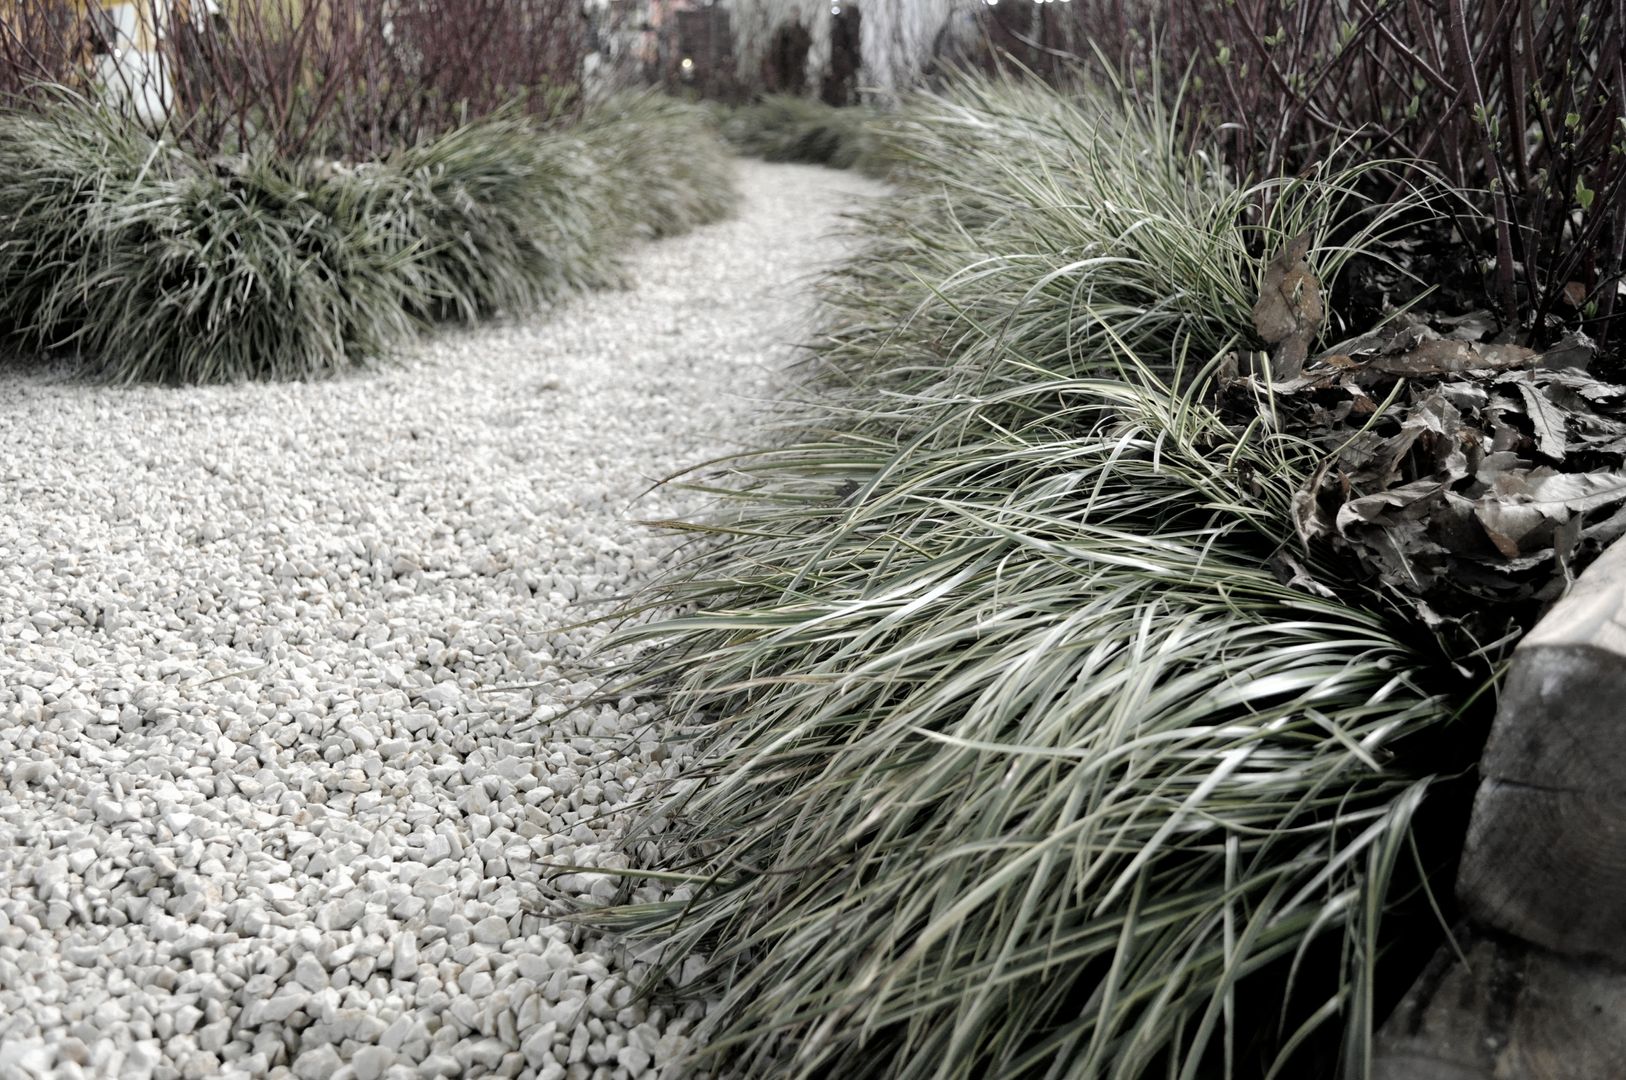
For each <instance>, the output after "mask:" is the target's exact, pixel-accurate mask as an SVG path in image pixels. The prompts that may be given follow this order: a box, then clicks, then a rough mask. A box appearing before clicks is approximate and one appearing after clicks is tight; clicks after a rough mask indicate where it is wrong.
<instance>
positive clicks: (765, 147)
mask: <svg viewBox="0 0 1626 1080" xmlns="http://www.w3.org/2000/svg"><path fill="white" fill-rule="evenodd" d="M875 120H876V114H875V112H874V110H872V109H868V108H864V107H861V106H853V107H849V108H836V107H834V106H832V105H826V104H825V103H823V102H822V101H814V100H812V99H809V98H802V97H792V96H790V95H787V94H768V95H765V96H763V97H762V98H760V99H759V100H757V101H754V102H752V103H751V104H749V105H741V106H739V107H737V108H731V109H728V110H727V111H726V112H724V113H723V114H722V129H723V137H724V138H725V139H727V140H728V143H729V145H730V146H732V147H734V149H736V150H738V151H739V152H740V153H742V154H745V155H747V156H750V157H759V158H762V159H763V160H764V161H789V162H799V163H802V164H807V165H828V166H829V167H831V168H833V169H857V170H858V171H860V172H863V173H865V174H867V175H870V176H881V175H884V174H885V173H886V171H887V160H886V155H885V153H884V148H883V146H882V144H881V142H880V140H879V139H877V138H876V136H875V134H874V133H873V132H872V130H871V125H872V124H874V122H875Z"/></svg>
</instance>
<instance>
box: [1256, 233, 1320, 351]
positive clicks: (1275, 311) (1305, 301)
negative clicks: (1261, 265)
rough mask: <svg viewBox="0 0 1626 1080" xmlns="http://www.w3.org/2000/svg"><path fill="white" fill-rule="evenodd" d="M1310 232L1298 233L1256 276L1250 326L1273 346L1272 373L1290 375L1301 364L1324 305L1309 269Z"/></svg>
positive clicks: (1318, 325) (1314, 333)
mask: <svg viewBox="0 0 1626 1080" xmlns="http://www.w3.org/2000/svg"><path fill="white" fill-rule="evenodd" d="M1309 253H1310V234H1309V232H1308V231H1305V232H1302V233H1299V234H1298V235H1297V236H1295V237H1293V239H1291V240H1289V241H1288V242H1287V246H1286V247H1284V248H1283V249H1282V250H1281V251H1280V252H1278V253H1277V254H1276V256H1275V257H1274V258H1273V259H1271V260H1270V262H1269V263H1267V264H1266V265H1265V272H1264V274H1263V275H1262V276H1261V277H1260V279H1259V301H1258V302H1257V303H1256V304H1254V306H1253V328H1254V329H1255V330H1256V331H1258V333H1259V336H1260V337H1261V338H1263V339H1264V340H1265V342H1266V343H1268V344H1270V345H1274V346H1276V357H1275V363H1274V364H1273V365H1272V375H1273V376H1274V377H1275V378H1276V379H1277V380H1278V381H1280V380H1283V379H1292V378H1296V377H1297V376H1298V373H1299V372H1300V371H1301V370H1303V368H1304V360H1305V357H1307V356H1309V355H1310V342H1311V341H1313V340H1314V339H1315V335H1316V331H1317V330H1319V329H1320V327H1321V320H1322V318H1323V317H1324V316H1325V314H1326V309H1325V307H1324V306H1323V304H1322V302H1321V282H1320V280H1318V279H1317V278H1316V276H1315V274H1313V273H1311V271H1310V264H1309V261H1308V260H1307V258H1306V257H1307V256H1308V255H1309Z"/></svg>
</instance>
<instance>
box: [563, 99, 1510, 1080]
mask: <svg viewBox="0 0 1626 1080" xmlns="http://www.w3.org/2000/svg"><path fill="white" fill-rule="evenodd" d="M893 131H894V132H895V135H894V137H895V138H896V139H897V144H898V146H899V147H900V148H901V151H902V156H903V158H904V160H905V161H906V162H907V165H906V172H905V173H904V174H903V183H904V185H905V186H904V188H903V191H902V193H901V194H900V195H898V196H897V197H896V198H895V199H893V200H891V201H890V203H889V204H888V205H887V206H884V207H882V208H881V209H879V210H877V211H875V216H873V217H871V218H870V219H869V224H870V227H871V228H874V227H875V223H877V222H879V223H882V224H883V225H884V227H883V228H882V229H880V230H879V231H878V232H876V233H873V234H872V235H875V236H876V239H875V241H874V244H873V247H872V248H871V249H870V250H869V251H867V252H865V254H864V255H863V256H862V257H860V258H858V259H855V260H854V261H853V262H852V263H851V264H850V265H849V266H847V267H845V268H843V269H842V270H841V271H840V272H839V273H838V274H836V275H835V277H834V278H833V280H832V281H831V283H830V285H829V294H830V300H831V305H832V306H831V310H832V313H833V314H832V318H833V320H834V321H833V325H832V326H831V328H830V332H829V334H828V335H827V336H826V337H825V338H824V339H823V340H822V341H821V343H820V345H819V347H818V348H817V349H816V350H815V354H814V365H815V371H816V372H817V373H818V374H819V377H818V378H817V379H815V380H814V382H813V383H812V384H811V385H810V386H809V388H808V394H807V397H808V400H806V401H804V402H802V403H801V404H800V405H799V406H797V407H796V408H795V409H794V410H792V411H791V412H789V413H787V415H786V417H785V420H784V427H783V428H782V429H781V430H780V431H779V432H778V433H777V434H776V435H775V436H774V437H773V438H772V439H770V440H767V442H766V443H765V445H764V447H763V448H762V449H760V450H758V451H756V452H754V453H750V454H747V455H744V456H741V457H739V458H736V459H732V460H731V461H730V462H729V463H728V465H729V468H730V469H731V471H732V473H733V477H734V483H732V484H729V485H725V486H723V487H722V488H720V489H719V488H718V487H717V486H716V485H712V486H710V487H709V488H708V490H712V491H714V492H716V493H717V495H718V497H719V498H720V499H721V500H722V501H721V504H720V507H719V509H718V511H717V513H716V514H715V515H714V517H713V518H711V519H709V520H707V521H704V522H697V523H686V524H684V525H682V527H683V528H686V529H690V530H693V531H695V532H696V533H697V534H699V535H701V536H704V537H706V538H708V539H709V540H710V546H708V547H705V548H704V549H703V550H701V551H700V553H698V554H697V555H696V556H694V558H693V559H692V561H691V562H690V564H689V565H688V566H687V567H686V568H685V569H684V570H683V571H681V572H679V573H678V574H676V575H675V576H673V577H672V578H671V579H670V580H669V581H668V582H667V583H666V584H665V585H664V587H663V588H662V589H661V590H660V591H659V592H658V593H657V594H656V595H654V596H652V597H649V598H648V605H649V606H650V607H662V606H667V605H675V606H676V607H677V609H678V611H679V612H681V613H680V614H677V615H672V616H669V617H667V618H665V619H662V620H660V621H657V622H654V623H651V624H640V625H638V626H635V627H632V628H629V629H625V630H623V631H622V632H621V633H620V635H619V637H618V639H617V640H623V641H631V642H640V643H645V644H647V645H649V646H650V648H648V649H647V650H646V651H645V652H644V653H642V654H641V656H640V658H639V659H638V660H637V661H636V662H634V663H632V664H631V665H630V666H628V667H627V668H624V669H623V670H622V672H621V674H622V676H623V679H622V684H621V686H622V688H623V689H625V688H629V687H648V688H660V689H661V690H662V691H664V692H667V693H669V694H670V695H671V700H672V701H673V702H674V703H675V706H676V709H677V714H678V716H679V717H680V724H681V732H682V734H683V735H684V736H686V737H688V738H691V739H692V740H693V747H692V753H693V757H692V765H691V766H690V768H689V771H688V773H687V779H689V780H690V781H695V783H692V784H690V785H688V786H687V787H686V789H685V790H684V791H683V793H682V794H681V795H676V796H673V797H672V798H669V799H667V800H664V801H661V802H659V803H657V804H656V805H655V806H654V807H653V808H652V809H651V811H650V815H649V817H648V819H647V820H646V825H647V830H646V831H643V832H639V833H636V834H635V835H634V837H633V842H632V843H631V844H630V845H629V847H630V850H631V851H633V852H634V853H635V854H637V855H638V856H639V858H640V859H641V860H642V864H643V865H645V866H647V867H648V868H649V870H650V871H651V873H652V874H653V875H654V876H656V877H658V878H660V879H661V880H665V881H668V882H671V881H681V882H683V883H684V884H683V893H684V895H682V896H681V897H680V898H676V899H673V900H671V901H669V902H664V903H646V904H638V905H629V906H624V907H621V908H617V909H612V910H610V911H608V912H602V913H598V914H596V915H595V916H593V918H595V919H596V920H600V921H602V922H605V923H607V924H609V925H612V926H616V927H619V928H621V929H623V930H626V931H629V932H632V933H635V934H638V935H643V936H649V935H653V936H655V937H657V938H658V939H659V940H661V941H663V942H664V943H665V945H666V948H665V952H664V954H663V958H662V959H663V962H664V963H665V964H668V965H671V966H673V967H674V968H676V967H677V966H678V965H680V964H681V963H682V961H683V960H684V959H686V958H688V957H691V956H701V957H704V958H706V959H707V961H708V962H709V968H708V971H707V974H706V975H705V976H704V977H702V978H700V979H698V980H696V981H694V982H691V983H689V984H686V987H685V991H686V992H688V993H693V994H696V995H698V996H700V997H703V998H706V999H708V1000H715V1001H716V1002H717V1005H716V1007H715V1008H714V1009H713V1010H712V1012H711V1013H710V1015H709V1018H708V1020H707V1022H706V1028H705V1031H704V1035H705V1036H706V1038H707V1039H708V1040H709V1042H708V1043H707V1045H706V1048H705V1049H704V1051H703V1053H702V1055H701V1057H700V1058H699V1059H698V1062H697V1063H698V1064H700V1065H703V1066H707V1067H709V1066H712V1065H716V1066H721V1067H724V1068H737V1069H738V1070H739V1071H740V1073H741V1074H743V1075H773V1076H784V1077H799V1078H808V1080H811V1078H814V1077H827V1076H842V1077H859V1078H862V1077H877V1078H878V1077H886V1078H911V1080H912V1078H927V1077H931V1078H953V1080H961V1078H963V1080H972V1078H978V1077H986V1076H1000V1077H1047V1078H1068V1080H1096V1078H1103V1077H1112V1078H1129V1077H1141V1076H1159V1077H1179V1078H1194V1077H1204V1078H1206V1077H1212V1076H1239V1077H1240V1076H1270V1077H1306V1076H1318V1077H1319V1076H1328V1077H1330V1076H1335V1075H1337V1076H1346V1077H1355V1076H1361V1075H1364V1074H1365V1072H1366V1071H1367V1068H1368V1065H1369V1062H1370V1054H1371V1049H1370V1048H1371V1035H1372V1030H1373V1026H1374V1024H1375V1022H1376V1021H1377V1020H1378V1019H1380V1018H1381V1016H1380V1014H1381V1011H1382V1010H1383V1008H1384V1007H1385V1004H1386V1003H1387V1002H1388V1001H1389V1000H1391V995H1392V993H1393V990H1394V988H1395V986H1394V985H1393V984H1400V985H1403V984H1404V983H1405V982H1406V981H1407V980H1408V979H1409V977H1410V975H1411V974H1412V973H1413V968H1411V967H1410V966H1408V962H1407V961H1404V960H1403V961H1402V965H1401V966H1402V967H1404V968H1405V970H1404V971H1402V972H1400V973H1399V976H1398V978H1397V977H1395V976H1393V975H1390V976H1387V977H1385V974H1384V971H1383V970H1380V968H1379V961H1380V959H1383V958H1384V957H1385V956H1386V951H1387V950H1390V949H1392V948H1393V946H1394V944H1395V942H1396V941H1399V940H1404V939H1405V935H1408V934H1417V933H1419V932H1421V933H1423V934H1425V935H1426V934H1427V933H1428V932H1429V929H1428V928H1431V927H1432V928H1435V929H1437V926H1438V924H1437V921H1436V919H1437V917H1436V916H1435V915H1434V914H1432V910H1431V907H1430V904H1431V901H1432V894H1431V893H1430V892H1429V890H1428V889H1427V888H1426V887H1422V886H1426V884H1427V883H1428V881H1427V877H1426V876H1422V877H1420V876H1419V875H1420V874H1426V872H1429V871H1433V870H1436V869H1437V867H1435V866H1434V865H1432V863H1431V862H1430V861H1429V859H1428V857H1427V856H1426V855H1420V854H1419V852H1420V851H1422V850H1426V849H1424V848H1419V847H1418V846H1417V838H1416V835H1415V834H1414V827H1415V826H1416V823H1417V820H1418V818H1419V814H1420V813H1422V812H1423V811H1425V810H1426V807H1425V805H1424V800H1425V797H1426V796H1427V795H1428V794H1429V793H1430V791H1431V790H1432V789H1433V786H1434V784H1435V782H1436V781H1435V780H1434V777H1435V776H1436V775H1440V774H1444V775H1450V774H1451V773H1453V772H1455V771H1458V770H1460V769H1462V768H1465V767H1466V766H1467V765H1468V764H1469V763H1470V762H1471V760H1472V756H1473V753H1474V747H1475V745H1476V742H1477V737H1476V736H1474V735H1473V734H1472V732H1473V730H1474V729H1473V728H1472V727H1471V726H1470V725H1467V724H1465V723H1462V722H1461V721H1460V719H1459V718H1460V716H1461V713H1462V710H1463V708H1464V707H1465V703H1467V702H1469V701H1470V700H1472V698H1473V696H1474V693H1475V691H1476V690H1477V689H1478V687H1477V686H1475V685H1473V684H1472V683H1471V682H1468V681H1467V680H1461V681H1457V676H1456V675H1455V673H1454V672H1453V669H1452V668H1451V667H1450V665H1449V664H1446V663H1445V662H1444V660H1443V657H1442V655H1441V653H1440V652H1439V650H1438V649H1437V647H1436V643H1435V642H1434V640H1433V639H1432V637H1430V636H1429V635H1428V634H1426V633H1421V632H1419V631H1418V629H1417V628H1416V627H1415V626H1413V625H1411V624H1409V623H1407V622H1405V621H1404V620H1403V619H1402V618H1400V617H1399V616H1398V615H1396V614H1394V613H1393V612H1392V611H1390V610H1388V609H1387V608H1386V606H1384V605H1382V604H1380V603H1379V601H1378V600H1377V594H1376V593H1375V592H1374V591H1370V590H1367V589H1365V588H1364V587H1363V586H1361V585H1360V584H1359V582H1357V581H1352V580H1349V579H1348V577H1347V575H1346V573H1345V568H1344V567H1343V566H1341V565H1340V564H1339V563H1337V562H1336V561H1334V560H1333V559H1331V558H1330V557H1329V556H1328V554H1327V553H1326V552H1325V551H1321V550H1308V551H1306V550H1304V549H1302V547H1301V546H1300V545H1299V543H1298V541H1297V538H1296V533H1295V531H1294V527H1293V524H1292V509H1291V508H1292V501H1293V498H1294V493H1295V492H1297V491H1298V490H1300V488H1301V487H1302V485H1303V483H1304V482H1305V480H1306V478H1307V477H1308V476H1309V475H1310V474H1311V473H1312V472H1313V471H1314V470H1315V468H1316V467H1317V465H1318V464H1319V457H1320V454H1319V451H1317V450H1316V449H1315V448H1313V447H1311V446H1309V445H1308V444H1306V443H1304V442H1302V441H1300V440H1298V439H1296V438H1294V437H1293V436H1292V435H1290V434H1288V433H1283V432H1279V431H1272V430H1270V429H1269V427H1268V426H1267V425H1263V424H1254V425H1251V426H1248V427H1246V428H1242V429H1236V428H1233V427H1232V426H1230V425H1228V423H1227V422H1226V420H1225V418H1224V417H1222V416H1220V415H1219V414H1217V413H1216V412H1215V411H1213V410H1212V409H1211V408H1209V407H1208V406H1207V405H1205V404H1203V403H1202V401H1201V400H1200V396H1199V394H1198V393H1197V392H1196V391H1197V389H1198V388H1201V387H1202V386H1204V385H1205V383H1206V378H1205V374H1204V372H1199V371H1198V369H1205V371H1211V370H1212V362H1213V361H1214V360H1215V359H1216V358H1217V357H1218V356H1219V354H1220V353H1221V352H1222V351H1224V350H1229V349H1235V348H1239V347H1245V346H1246V345H1247V344H1248V343H1249V341H1250V333H1251V331H1250V322H1249V309H1250V307H1251V304H1252V302H1253V300H1254V298H1255V296H1256V295H1257V294H1256V291H1250V290H1256V288H1257V281H1258V276H1259V274H1260V267H1261V263H1262V262H1263V259H1261V258H1260V257H1259V256H1258V255H1257V254H1256V253H1255V250H1256V249H1257V250H1261V251H1263V250H1274V249H1275V248H1277V247H1279V246H1280V244H1281V243H1282V242H1283V241H1284V240H1285V239H1286V237H1287V236H1288V235H1291V233H1290V232H1289V230H1292V231H1293V232H1296V231H1297V230H1298V229H1299V228H1301V227H1303V226H1305V225H1313V226H1314V227H1315V229H1316V231H1317V234H1318V235H1319V236H1321V237H1323V238H1324V239H1323V240H1322V242H1321V243H1320V244H1318V253H1317V260H1318V263H1319V266H1320V269H1321V271H1322V273H1323V275H1324V276H1326V277H1328V278H1330V277H1332V276H1335V274H1336V270H1337V266H1338V263H1339V261H1340V260H1342V259H1344V258H1346V257H1347V256H1348V255H1349V254H1350V253H1352V252H1353V251H1355V250H1359V249H1360V248H1361V247H1362V245H1363V244H1365V243H1366V242H1367V241H1368V240H1369V239H1370V237H1371V236H1373V235H1376V234H1378V233H1381V232H1382V231H1383V230H1385V229H1386V228H1388V227H1390V224H1391V223H1392V220H1393V219H1392V217H1391V216H1389V215H1388V214H1386V213H1371V212H1368V211H1367V210H1366V209H1365V207H1364V205H1363V204H1362V203H1361V202H1360V201H1359V199H1358V198H1357V196H1356V191H1357V188H1358V184H1357V181H1358V176H1357V175H1353V174H1351V173H1350V172H1349V171H1347V170H1346V171H1341V172H1340V171H1335V170H1331V169H1328V170H1325V171H1323V172H1322V173H1320V174H1318V175H1316V176H1313V177H1309V178H1305V179H1301V180H1297V181H1293V182H1289V183H1282V184H1278V185H1275V187H1274V188H1273V189H1272V192H1271V193H1272V195H1273V196H1275V199H1274V201H1275V204H1276V209H1275V210H1274V211H1272V215H1273V216H1271V217H1269V218H1267V219H1266V220H1267V224H1266V225H1264V226H1253V227H1245V226H1243V225H1242V224H1240V222H1241V221H1243V220H1245V219H1246V215H1245V214H1243V213H1241V211H1243V210H1245V209H1246V208H1247V206H1248V200H1249V198H1251V197H1253V196H1252V195H1250V193H1249V192H1247V191H1238V190H1237V189H1236V188H1235V187H1233V186H1232V185H1230V184H1229V183H1227V181H1226V178H1225V176H1224V175H1223V173H1222V172H1221V170H1219V169H1218V168H1217V167H1214V166H1212V165H1211V164H1210V163H1209V162H1208V161H1207V160H1205V159H1204V158H1202V157H1200V156H1199V157H1197V158H1188V157H1185V156H1183V155H1181V154H1178V153H1176V152H1175V151H1174V149H1173V148H1174V146H1175V145H1176V143H1177V139H1176V138H1175V132H1174V131H1173V126H1172V123H1171V122H1170V120H1169V118H1168V117H1167V116H1164V115H1160V114H1157V113H1151V114H1147V113H1141V112H1139V111H1137V110H1136V109H1133V108H1129V107H1126V106H1124V105H1123V104H1121V103H1120V102H1119V101H1118V100H1116V99H1115V98H1114V97H1113V96H1112V95H1111V94H1100V93H1093V92H1083V91H1081V92H1079V93H1078V95H1077V96H1070V95H1066V94H1059V93H1057V92H1055V91H1051V90H1047V89H1044V88H1041V87H1031V86H1025V85H1018V84H1016V83H1012V82H1008V81H1007V82H1003V83H998V84H994V83H976V82H964V83H960V84H958V85H956V86H954V87H953V88H951V89H949V90H948V91H946V92H945V93H944V94H943V95H941V96H938V97H930V98H923V99H919V100H917V101H916V102H915V103H914V104H913V105H912V106H911V107H909V108H908V109H906V110H905V112H904V114H903V116H902V118H901V119H900V120H899V121H898V122H897V123H896V124H895V125H894V126H893ZM1258 190H1259V189H1254V192H1255V194H1256V193H1257V191H1258ZM1405 209H1406V208H1395V209H1394V210H1392V211H1391V212H1390V213H1399V212H1403V211H1404V210H1405ZM1415 209H1416V208H1415V207H1412V208H1411V210H1413V211H1415ZM1284 581H1291V582H1292V584H1284V583H1283V582H1284ZM1442 748H1445V749H1443V750H1442ZM638 873H639V871H636V870H635V871H631V872H630V874H631V876H634V877H636V876H637V875H638ZM1436 884H1437V882H1436ZM1419 913H1421V914H1419ZM1420 926H1421V927H1423V928H1424V929H1423V930H1422V931H1419V927H1420Z"/></svg>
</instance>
